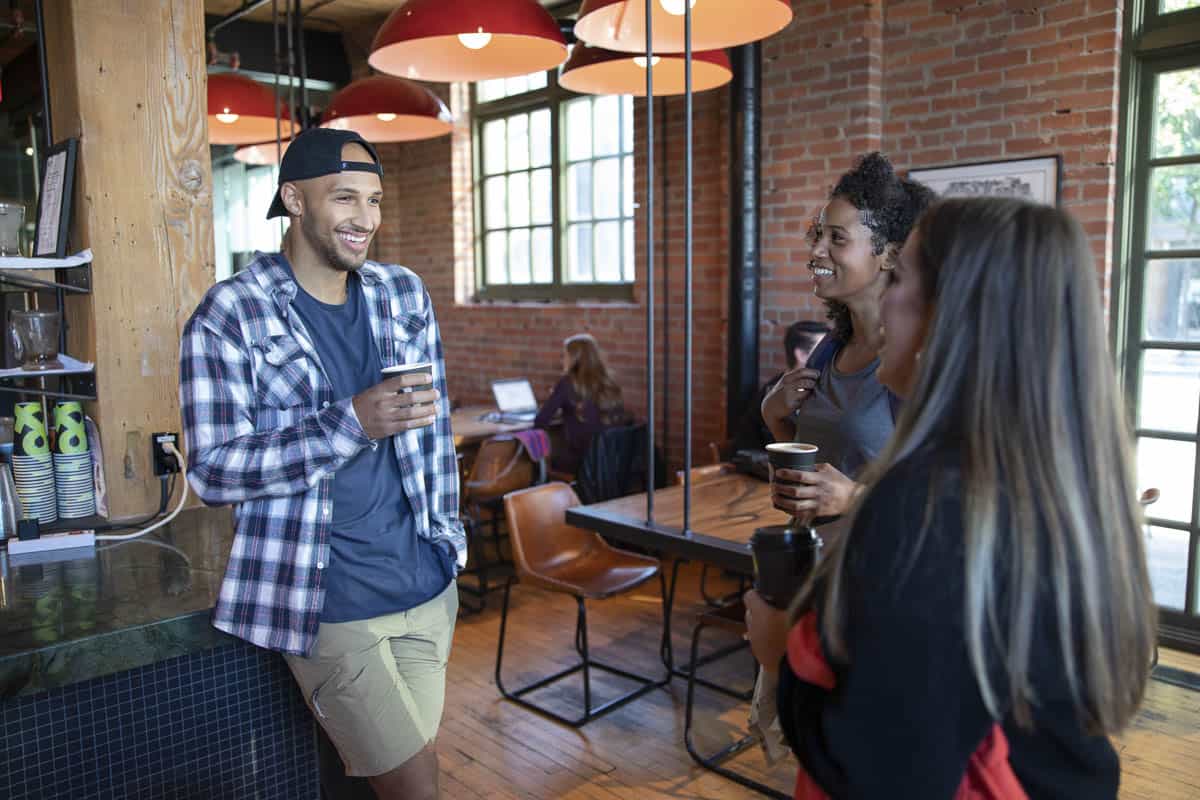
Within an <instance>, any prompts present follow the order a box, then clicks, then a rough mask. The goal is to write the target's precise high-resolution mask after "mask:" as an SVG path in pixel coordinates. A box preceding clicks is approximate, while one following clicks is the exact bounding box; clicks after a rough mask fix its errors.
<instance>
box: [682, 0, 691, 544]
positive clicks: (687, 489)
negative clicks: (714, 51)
mask: <svg viewBox="0 0 1200 800" xmlns="http://www.w3.org/2000/svg"><path fill="white" fill-rule="evenodd" d="M683 48H684V49H683V75H684V93H683V98H684V109H683V116H684V119H683V130H684V134H683V135H684V139H685V140H686V141H685V142H684V160H683V191H684V203H683V284H684V285H683V318H684V320H683V359H684V361H683V531H684V533H686V534H691V532H692V4H691V3H684V4H683Z"/></svg>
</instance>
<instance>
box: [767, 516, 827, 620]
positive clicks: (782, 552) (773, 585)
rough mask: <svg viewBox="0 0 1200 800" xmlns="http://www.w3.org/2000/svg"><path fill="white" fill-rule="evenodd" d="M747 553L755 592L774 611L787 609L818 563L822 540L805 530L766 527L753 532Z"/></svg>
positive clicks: (807, 528) (786, 526)
mask: <svg viewBox="0 0 1200 800" xmlns="http://www.w3.org/2000/svg"><path fill="white" fill-rule="evenodd" d="M750 550H751V552H752V553H753V555H754V590H755V591H756V592H758V593H759V595H761V596H762V598H763V600H765V601H767V603H769V604H770V605H772V606H774V607H775V608H787V607H788V606H789V605H791V602H792V599H793V598H794V597H795V596H796V592H797V591H799V590H800V585H801V584H802V583H804V579H805V578H807V577H808V573H809V572H811V571H812V568H813V565H814V564H816V562H817V555H818V553H820V550H821V539H820V537H818V536H817V534H816V532H815V531H813V529H812V528H809V527H807V526H794V525H768V526H766V527H764V528H756V529H755V531H754V534H753V535H752V536H751V537H750Z"/></svg>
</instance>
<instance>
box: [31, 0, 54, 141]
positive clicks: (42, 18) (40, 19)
mask: <svg viewBox="0 0 1200 800" xmlns="http://www.w3.org/2000/svg"><path fill="white" fill-rule="evenodd" d="M34 15H35V16H36V17H37V37H38V59H39V60H40V61H41V67H42V123H43V126H44V127H45V129H46V151H47V152H49V151H50V148H51V147H54V124H53V121H52V119H51V116H50V70H49V68H48V67H47V65H46V15H45V13H44V11H43V9H42V0H36V2H35V3H34Z"/></svg>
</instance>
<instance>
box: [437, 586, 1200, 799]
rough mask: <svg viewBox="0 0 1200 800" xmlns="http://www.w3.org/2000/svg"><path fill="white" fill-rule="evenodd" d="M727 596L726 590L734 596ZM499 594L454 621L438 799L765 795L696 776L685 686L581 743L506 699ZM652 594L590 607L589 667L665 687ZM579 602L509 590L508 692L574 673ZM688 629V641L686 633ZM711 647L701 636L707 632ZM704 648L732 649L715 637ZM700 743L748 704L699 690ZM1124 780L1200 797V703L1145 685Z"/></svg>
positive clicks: (580, 737)
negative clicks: (598, 665)
mask: <svg viewBox="0 0 1200 800" xmlns="http://www.w3.org/2000/svg"><path fill="white" fill-rule="evenodd" d="M698 585H699V568H698V567H695V566H692V565H689V566H687V567H685V568H684V570H683V571H682V573H681V576H680V593H679V598H678V600H677V606H676V615H675V620H676V623H675V624H676V628H675V636H674V642H675V649H676V653H677V658H679V659H684V658H686V656H687V647H688V644H689V641H688V637H689V636H690V633H691V628H690V623H689V622H688V620H690V619H691V618H692V617H694V615H695V612H697V611H698V610H699V609H700V608H701V605H702V604H701V601H700V597H699V593H698V590H697V587H698ZM728 586H730V587H732V585H731V584H728ZM499 607H500V593H496V594H493V595H491V597H490V598H489V601H488V608H487V610H486V611H484V612H483V613H482V614H475V615H472V616H467V617H463V618H462V619H460V620H459V623H458V631H457V634H456V636H455V641H454V652H453V654H452V656H451V659H450V670H449V679H448V686H447V690H446V712H445V716H444V718H443V722H442V727H441V732H440V733H439V735H438V751H439V754H440V757H441V763H442V796H443V798H447V799H448V800H458V798H507V799H508V800H513V799H514V798H590V799H592V800H603V799H605V798H668V797H670V798H743V797H745V798H755V797H760V795H758V794H755V793H753V792H750V791H748V790H746V789H743V788H742V787H740V786H738V785H736V784H734V783H731V782H730V781H727V780H726V779H724V778H722V777H720V776H718V775H715V774H713V773H711V772H708V771H706V770H703V769H701V768H699V767H697V766H696V765H695V764H694V763H693V762H692V760H691V759H690V758H689V756H688V754H687V751H686V750H685V749H684V746H683V711H684V699H685V693H686V692H685V690H686V684H685V682H684V681H682V680H680V679H676V680H674V681H672V683H671V684H670V686H669V687H667V688H664V689H658V690H655V691H653V692H651V693H650V694H648V695H646V696H644V697H642V698H640V699H638V700H635V701H634V702H632V703H630V704H629V705H626V706H624V707H623V708H620V709H618V710H616V711H614V712H613V713H611V714H610V715H608V716H606V717H601V718H600V719H598V720H595V721H593V722H591V723H589V724H588V725H586V726H585V727H584V728H582V729H579V730H576V729H573V728H568V727H566V726H564V725H559V724H557V723H554V722H551V721H549V720H547V719H546V718H543V717H541V716H539V715H537V714H534V713H532V712H530V711H527V710H525V709H523V708H520V707H518V706H516V705H515V704H513V703H509V702H507V701H504V700H502V699H501V698H500V694H499V692H498V691H497V689H496V685H495V680H494V678H493V672H494V668H495V660H496V641H497V637H498V634H499V627H500V626H499V621H500V612H499ZM660 608H661V607H660V601H659V595H658V585H657V583H651V584H648V585H647V586H645V587H644V588H643V589H641V590H639V591H636V592H634V593H632V594H630V595H626V596H624V597H620V598H616V599H613V600H608V601H604V602H599V603H594V604H590V605H589V612H590V627H589V630H590V642H591V645H592V649H593V655H594V656H596V657H598V658H601V659H603V658H604V656H605V655H606V654H607V655H608V660H609V661H610V662H611V663H615V664H616V665H618V666H622V667H624V668H627V669H630V670H632V671H635V672H637V671H642V672H646V673H652V674H661V672H662V664H661V662H659V661H658V660H657V648H658V640H657V637H658V635H659V630H660V629H659V627H658V625H659V620H660V619H661V611H660ZM574 621H575V607H574V602H573V601H572V600H571V599H570V598H568V597H565V596H563V595H554V594H550V593H548V592H542V591H539V590H536V589H530V588H527V587H523V586H517V587H515V588H514V590H513V606H512V608H511V609H510V615H509V630H508V639H507V645H506V654H505V668H504V681H505V685H506V686H508V687H509V688H512V687H514V686H518V685H523V684H524V683H526V682H529V681H530V680H532V679H534V678H536V677H541V676H542V675H544V674H547V673H548V672H550V671H552V670H553V669H555V668H561V667H565V666H568V665H570V664H571V663H574V656H575V652H574V648H573V647H572V641H571V639H572V632H573V629H574ZM685 628H686V630H685ZM706 635H708V634H707V633H706ZM711 635H712V645H713V646H718V645H720V644H723V643H730V642H733V641H734V640H733V638H732V637H731V636H730V635H729V634H725V633H721V632H713V633H712V634H711ZM1161 660H1162V663H1164V664H1168V665H1170V666H1174V667H1177V668H1180V669H1184V670H1189V671H1192V672H1197V673H1200V657H1196V656H1190V655H1186V654H1181V653H1174V652H1169V651H1163V653H1162V656H1161ZM752 669H753V666H752V661H751V659H750V658H749V655H748V654H739V655H736V656H734V657H731V658H729V659H726V661H725V662H724V663H721V664H714V665H713V666H712V667H711V668H710V671H709V672H708V673H702V674H705V675H707V676H711V677H719V678H721V679H722V680H724V681H726V682H728V683H732V684H736V685H740V686H741V687H748V686H750V685H751V680H752V672H751V670H752ZM580 686H581V682H580V679H579V677H578V676H573V677H571V678H567V679H566V680H564V681H563V682H561V684H560V685H559V687H558V688H546V689H543V690H541V691H539V692H537V693H535V694H534V695H533V698H534V699H537V700H540V701H545V702H547V703H548V704H550V705H552V706H554V707H555V708H557V709H560V710H561V711H562V712H563V713H567V714H571V713H573V712H574V709H575V708H577V707H578V705H577V704H579V703H581V702H582V691H581V688H580ZM626 686H628V684H626V683H624V682H621V683H618V682H616V681H614V680H611V679H608V678H606V677H604V676H603V674H602V673H601V674H600V677H595V676H594V677H593V693H594V697H596V698H598V700H599V701H600V702H602V701H603V700H604V699H605V698H607V697H610V696H613V694H615V693H616V691H619V690H621V689H623V688H625V687H626ZM697 695H698V703H697V715H698V722H697V730H698V731H703V732H704V736H702V737H700V738H701V743H702V745H703V746H707V747H712V748H713V749H716V748H718V747H720V746H722V745H724V744H726V743H729V742H732V741H735V740H736V739H737V738H739V737H740V735H741V732H742V726H743V725H744V724H745V718H746V708H747V706H746V705H745V704H740V703H737V702H736V701H734V700H731V699H727V698H724V697H722V696H720V695H715V694H714V693H711V692H706V691H704V690H703V689H698V690H697ZM1117 747H1118V750H1119V752H1120V754H1121V761H1122V764H1123V767H1124V773H1123V777H1122V786H1121V795H1120V796H1121V798H1123V800H1124V799H1126V798H1128V800H1133V799H1134V798H1137V799H1138V800H1141V799H1142V798H1145V799H1146V800H1150V799H1151V798H1153V800H1184V799H1185V798H1188V799H1189V800H1195V799H1196V798H1200V692H1197V691H1192V690H1189V689H1185V688H1181V687H1177V686H1171V685H1168V684H1165V683H1162V682H1160V681H1151V682H1150V688H1149V692H1148V695H1147V700H1146V703H1145V706H1144V707H1143V709H1142V711H1141V713H1140V714H1139V715H1138V718H1137V720H1136V722H1135V723H1134V724H1133V725H1132V726H1131V727H1130V728H1129V730H1127V731H1126V732H1125V733H1124V734H1123V735H1122V736H1121V737H1119V739H1118V741H1117ZM732 764H733V765H734V766H735V767H736V768H737V769H739V770H741V771H744V772H746V773H748V774H750V775H752V776H754V777H755V779H757V780H759V781H761V782H764V783H767V784H769V785H772V786H775V787H777V788H779V789H780V790H782V791H785V792H789V791H790V788H791V785H792V783H793V781H794V779H795V766H794V763H788V762H784V763H783V764H781V765H778V766H776V767H775V768H774V769H768V768H767V767H766V766H765V764H764V761H763V758H762V756H761V753H760V751H759V749H758V748H754V749H752V750H750V751H747V752H745V753H742V754H741V755H739V756H738V757H737V758H736V759H735V760H734V761H733V762H732Z"/></svg>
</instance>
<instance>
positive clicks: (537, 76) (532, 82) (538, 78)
mask: <svg viewBox="0 0 1200 800" xmlns="http://www.w3.org/2000/svg"><path fill="white" fill-rule="evenodd" d="M526 77H527V78H528V79H529V80H528V86H529V91H531V92H532V91H533V90H534V89H545V88H546V73H545V72H534V73H532V74H530V75H527V76H526Z"/></svg>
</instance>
